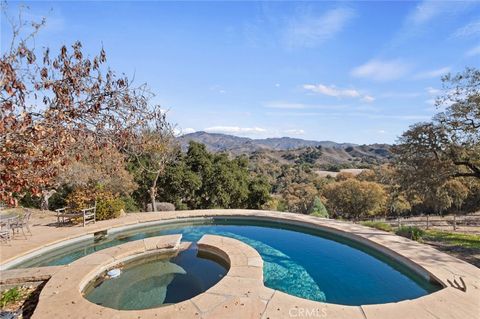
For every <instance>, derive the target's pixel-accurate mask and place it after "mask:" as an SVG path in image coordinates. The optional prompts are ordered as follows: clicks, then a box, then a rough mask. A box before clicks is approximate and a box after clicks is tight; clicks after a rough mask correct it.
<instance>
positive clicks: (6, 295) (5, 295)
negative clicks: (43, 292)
mask: <svg viewBox="0 0 480 319" xmlns="http://www.w3.org/2000/svg"><path fill="white" fill-rule="evenodd" d="M21 298H22V293H21V291H20V289H19V288H18V287H13V288H11V289H7V290H5V291H4V292H2V294H1V296H0V308H3V307H5V306H6V305H8V304H10V303H14V302H17V301H19V300H20V299H21Z"/></svg>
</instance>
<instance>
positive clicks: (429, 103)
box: [425, 99, 435, 105]
mask: <svg viewBox="0 0 480 319" xmlns="http://www.w3.org/2000/svg"><path fill="white" fill-rule="evenodd" d="M425 103H427V104H428V105H435V99H428V100H426V101H425Z"/></svg>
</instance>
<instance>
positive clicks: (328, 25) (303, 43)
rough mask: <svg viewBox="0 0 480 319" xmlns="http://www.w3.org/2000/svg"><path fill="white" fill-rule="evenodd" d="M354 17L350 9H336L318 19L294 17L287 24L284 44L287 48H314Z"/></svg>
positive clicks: (308, 16) (307, 16)
mask: <svg viewBox="0 0 480 319" xmlns="http://www.w3.org/2000/svg"><path fill="white" fill-rule="evenodd" d="M354 15H355V14H354V11H353V10H352V9H349V8H336V9H332V10H329V11H327V12H326V13H324V14H323V15H322V16H320V17H312V16H311V15H304V16H302V17H295V18H293V19H291V20H290V22H289V23H288V26H287V28H286V31H285V33H284V39H283V40H284V43H285V45H286V46H287V47H289V48H296V47H314V46H316V45H319V44H321V43H323V42H324V41H326V40H328V39H330V38H332V37H333V36H335V35H336V34H337V33H338V32H340V31H341V30H342V29H343V28H344V26H345V25H346V24H347V22H348V21H350V20H351V18H353V17H354Z"/></svg>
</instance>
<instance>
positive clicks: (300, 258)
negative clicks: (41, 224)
mask: <svg viewBox="0 0 480 319" xmlns="http://www.w3.org/2000/svg"><path fill="white" fill-rule="evenodd" d="M168 234H182V236H183V237H182V240H183V241H188V242H196V241H198V240H199V239H200V238H201V237H202V236H203V235H205V234H213V235H221V236H225V237H230V238H234V239H237V240H239V241H242V242H244V243H246V244H248V245H249V246H251V247H253V248H255V250H256V251H258V253H259V254H260V256H261V257H262V259H263V281H264V285H265V286H266V287H268V288H272V289H275V290H279V291H282V292H285V293H287V294H290V295H293V296H297V297H301V298H305V299H310V300H314V301H322V302H327V303H333V304H341V305H368V304H381V303H389V302H398V301H402V300H407V299H414V298H418V297H421V296H424V295H427V294H429V293H432V292H435V291H437V290H439V289H441V288H442V286H441V285H439V284H438V283H436V282H435V281H433V280H432V279H431V278H430V276H429V274H428V273H427V272H425V271H422V269H421V268H420V267H415V265H414V264H412V263H410V265H408V266H407V265H406V263H403V262H399V261H398V260H397V259H395V258H392V257H391V256H387V255H386V254H384V253H382V252H380V250H377V249H374V248H372V247H369V246H366V245H365V244H363V243H360V242H359V241H356V240H352V239H349V238H347V237H346V236H342V235H341V234H339V233H338V232H337V233H333V232H330V231H327V230H326V229H323V228H320V227H306V226H305V225H298V224H294V223H288V222H287V221H284V222H278V221H267V220H263V219H259V218H255V219H252V218H249V219H245V218H234V217H228V218H221V217H214V218H197V219H189V220H188V221H180V220H176V221H173V222H172V221H170V222H167V223H165V222H163V224H158V225H155V226H149V227H145V226H143V227H141V226H138V225H137V226H136V227H135V228H132V229H130V230H124V231H121V232H116V231H110V232H109V234H108V235H107V236H106V237H104V238H99V239H98V238H97V239H96V240H94V239H90V240H86V241H83V242H80V243H77V244H75V245H68V246H66V247H63V248H61V249H58V248H57V249H55V251H53V252H50V253H43V254H42V256H41V257H35V258H33V259H30V260H27V261H25V262H24V263H23V264H20V265H17V267H33V266H48V265H62V264H69V263H71V262H73V261H75V260H77V259H79V258H81V257H83V256H86V255H89V254H91V253H94V252H97V251H100V250H102V249H105V248H109V247H113V246H116V245H120V244H124V243H127V242H130V241H135V240H139V239H143V238H149V237H153V236H161V235H168ZM185 253H186V254H187V255H188V254H189V252H185ZM187 255H180V256H179V257H178V258H179V259H176V260H174V261H173V264H176V265H179V266H181V267H182V268H184V269H185V267H188V265H187V264H188V263H186V264H182V263H181V259H182V258H184V257H183V256H185V258H187ZM192 258H193V257H192ZM195 258H197V257H195ZM187 259H188V258H187ZM197 259H198V258H197ZM195 262H198V260H196V261H195ZM179 263H180V264H179ZM170 266H171V265H170ZM139 267H140V268H132V269H131V270H127V271H126V272H125V273H124V274H123V276H132V277H135V278H137V279H138V281H135V282H132V281H129V282H128V283H125V284H124V283H122V282H121V278H120V281H118V285H127V286H128V285H131V286H130V288H128V289H125V295H124V296H123V295H122V296H119V297H118V298H125V300H129V295H130V293H133V292H135V291H137V290H138V289H143V288H145V289H147V288H148V289H150V288H152V287H150V285H154V281H148V280H150V279H147V278H145V284H142V280H143V279H142V275H141V274H136V273H137V272H138V269H141V267H146V268H148V267H150V265H149V264H144V265H142V266H139ZM170 271H172V272H174V273H175V274H174V275H172V276H173V278H174V279H172V282H171V283H170V286H169V288H168V289H167V290H165V289H164V288H157V287H154V288H152V289H159V293H160V294H161V295H162V296H163V295H165V298H164V300H157V301H148V300H147V299H148V298H147V297H146V298H145V300H146V301H144V302H145V303H152V304H155V303H156V302H157V303H158V302H160V301H161V302H160V304H163V303H170V302H176V301H178V300H177V299H175V298H177V297H179V298H180V297H183V296H182V293H178V294H177V293H175V294H172V295H169V293H168V291H174V290H176V289H177V284H178V287H181V286H182V285H183V284H189V285H195V283H193V282H194V281H195V280H197V279H199V278H192V277H190V278H187V277H183V279H182V275H181V271H180V269H178V268H176V267H173V266H171V268H170ZM187 273H188V271H187ZM160 278H162V277H161V276H160ZM176 279H178V282H177V284H175V283H176V282H175V280H176ZM114 280H117V279H114ZM182 281H184V282H185V281H191V282H188V283H182ZM136 282H138V288H137V283H136ZM115 284H116V283H114V282H112V283H111V284H110V283H103V284H102V285H100V286H99V287H97V288H94V289H93V291H91V292H90V293H89V294H87V298H89V300H92V301H93V302H98V303H102V304H104V305H106V306H111V307H114V308H115V307H117V308H118V307H119V308H121V309H136V308H134V307H148V306H150V305H149V304H147V305H142V303H143V301H142V302H138V303H137V302H133V301H132V304H133V305H130V301H128V302H121V301H112V304H111V305H108V304H107V303H106V301H104V300H100V299H101V298H100V297H98V298H97V297H95V296H96V293H95V289H98V291H100V290H102V289H105V290H115V291H118V290H116V288H115V287H116V286H115ZM164 284H165V281H164V279H159V281H158V285H159V286H160V287H163V286H164ZM174 284H175V285H174ZM199 285H200V284H199ZM102 286H104V287H102ZM129 289H130V290H129ZM202 289H203V288H202ZM199 290H201V289H199ZM98 295H103V294H98ZM174 295H175V297H173V296H174ZM187 297H188V296H186V297H185V298H187ZM160 299H163V298H160ZM119 304H122V305H121V306H118V305H119ZM122 307H127V308H122ZM129 307H133V308H129Z"/></svg>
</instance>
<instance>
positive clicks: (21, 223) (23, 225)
mask: <svg viewBox="0 0 480 319" xmlns="http://www.w3.org/2000/svg"><path fill="white" fill-rule="evenodd" d="M31 216H32V212H31V211H30V210H28V209H27V210H25V213H24V214H23V216H22V217H19V218H16V219H13V220H12V221H11V222H10V229H11V230H12V232H13V236H15V230H16V231H17V234H19V233H20V230H22V233H23V236H25V239H26V238H27V234H26V233H25V229H27V232H28V234H29V235H30V236H31V235H32V232H31V231H30V227H29V226H28V223H29V221H30V217H31Z"/></svg>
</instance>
